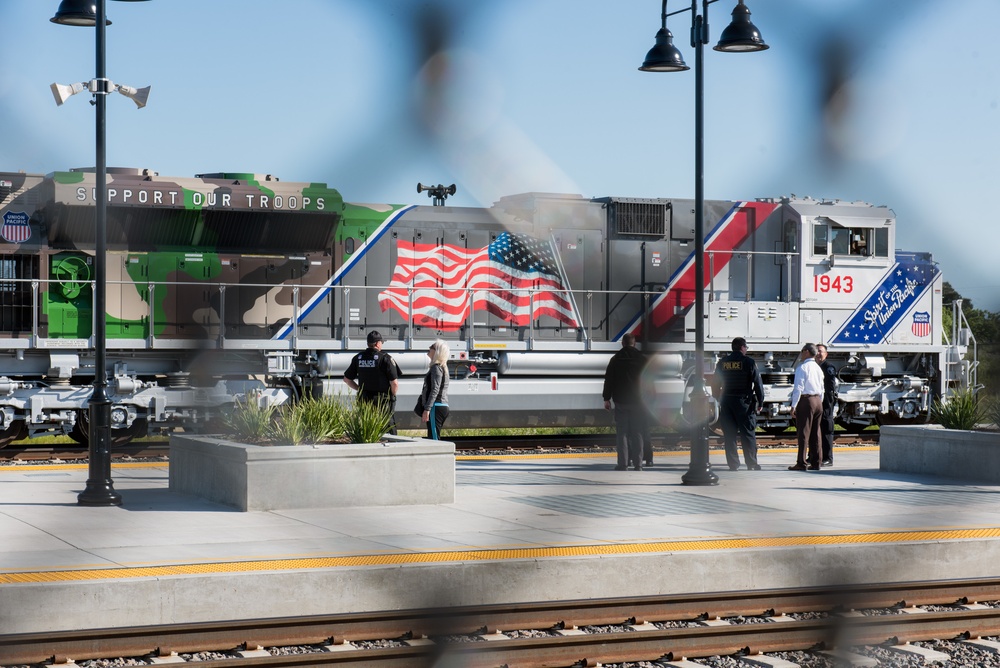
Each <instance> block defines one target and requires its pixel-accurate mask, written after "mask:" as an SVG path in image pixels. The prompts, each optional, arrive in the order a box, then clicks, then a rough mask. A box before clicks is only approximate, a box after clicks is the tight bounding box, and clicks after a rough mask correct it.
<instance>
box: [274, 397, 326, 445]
mask: <svg viewBox="0 0 1000 668" xmlns="http://www.w3.org/2000/svg"><path fill="white" fill-rule="evenodd" d="M301 406H302V404H301V403H299V404H294V405H291V404H290V405H286V406H282V407H281V409H280V410H278V411H277V414H276V418H275V421H274V428H273V429H272V430H271V438H272V439H273V440H274V443H275V445H302V444H303V443H315V442H316V439H314V438H312V434H310V433H309V426H308V425H307V424H306V419H305V411H303V410H301Z"/></svg>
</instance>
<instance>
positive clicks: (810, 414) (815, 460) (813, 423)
mask: <svg viewBox="0 0 1000 668" xmlns="http://www.w3.org/2000/svg"><path fill="white" fill-rule="evenodd" d="M822 419H823V399H822V398H821V397H820V396H819V395H818V394H811V395H809V396H806V395H802V396H801V397H799V403H798V404H796V406H795V431H796V432H797V433H798V437H799V454H798V457H797V458H796V459H795V463H796V464H800V465H802V466H805V465H806V464H809V466H819V462H820V449H821V446H820V440H821V434H820V423H821V422H822ZM807 453H808V457H807Z"/></svg>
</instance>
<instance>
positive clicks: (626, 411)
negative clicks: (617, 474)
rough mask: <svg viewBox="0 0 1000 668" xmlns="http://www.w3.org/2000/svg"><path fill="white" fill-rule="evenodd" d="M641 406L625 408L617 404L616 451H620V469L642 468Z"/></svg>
mask: <svg viewBox="0 0 1000 668" xmlns="http://www.w3.org/2000/svg"><path fill="white" fill-rule="evenodd" d="M643 410H644V409H643V408H642V407H641V406H623V405H621V404H619V403H615V449H616V450H617V451H618V466H619V468H628V466H629V464H631V465H632V466H642V428H643V426H642V425H643V417H642V411H643Z"/></svg>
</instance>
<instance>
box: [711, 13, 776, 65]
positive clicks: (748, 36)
mask: <svg viewBox="0 0 1000 668" xmlns="http://www.w3.org/2000/svg"><path fill="white" fill-rule="evenodd" d="M713 48H714V49H715V50H716V51H730V52H739V51H763V50H764V49H766V48H767V44H765V43H764V38H763V37H761V36H760V31H759V30H757V26H755V25H754V24H753V23H751V21H750V10H749V9H747V8H746V5H744V4H743V0H739V4H737V5H736V7H734V8H733V20H732V22H731V23H730V24H729V25H728V26H726V29H725V30H723V31H722V36H721V37H719V43H718V44H716V45H715V46H714V47H713Z"/></svg>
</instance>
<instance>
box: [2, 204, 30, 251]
mask: <svg viewBox="0 0 1000 668" xmlns="http://www.w3.org/2000/svg"><path fill="white" fill-rule="evenodd" d="M0 237H3V240H4V241H6V242H8V243H12V244H20V243H24V242H25V241H27V240H28V239H30V238H31V226H30V225H28V214H26V213H25V212H23V211H17V212H15V211H8V212H7V213H5V214H4V215H3V227H0Z"/></svg>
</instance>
